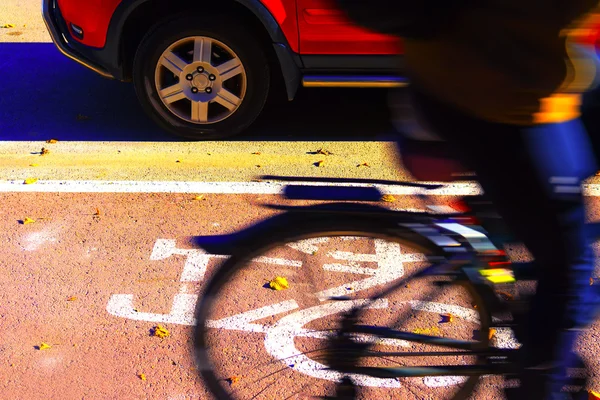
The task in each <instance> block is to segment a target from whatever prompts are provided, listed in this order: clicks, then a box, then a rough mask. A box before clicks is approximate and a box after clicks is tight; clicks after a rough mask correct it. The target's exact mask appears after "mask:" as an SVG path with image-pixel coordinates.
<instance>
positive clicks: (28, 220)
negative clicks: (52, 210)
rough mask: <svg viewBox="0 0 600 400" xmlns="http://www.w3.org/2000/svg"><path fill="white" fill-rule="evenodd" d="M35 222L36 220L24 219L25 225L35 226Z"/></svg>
mask: <svg viewBox="0 0 600 400" xmlns="http://www.w3.org/2000/svg"><path fill="white" fill-rule="evenodd" d="M34 222H35V219H32V218H29V217H25V218H23V225H27V224H33V223H34Z"/></svg>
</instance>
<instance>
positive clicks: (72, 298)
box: [67, 296, 77, 301]
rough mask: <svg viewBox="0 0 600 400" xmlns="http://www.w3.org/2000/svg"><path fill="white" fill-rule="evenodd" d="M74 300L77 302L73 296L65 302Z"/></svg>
mask: <svg viewBox="0 0 600 400" xmlns="http://www.w3.org/2000/svg"><path fill="white" fill-rule="evenodd" d="M75 300H77V297H75V296H71V297H69V298H68V299H67V301H75Z"/></svg>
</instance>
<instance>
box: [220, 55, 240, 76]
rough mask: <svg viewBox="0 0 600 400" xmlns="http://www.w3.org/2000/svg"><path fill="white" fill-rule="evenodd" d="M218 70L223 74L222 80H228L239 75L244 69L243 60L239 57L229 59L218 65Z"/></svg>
mask: <svg viewBox="0 0 600 400" xmlns="http://www.w3.org/2000/svg"><path fill="white" fill-rule="evenodd" d="M217 71H219V74H220V75H221V80H222V81H226V80H227V79H230V78H233V77H234V76H236V75H239V74H241V73H242V71H243V67H242V62H241V61H240V59H239V58H237V57H236V58H234V59H232V60H229V61H227V62H225V63H223V64H221V65H219V66H218V67H217Z"/></svg>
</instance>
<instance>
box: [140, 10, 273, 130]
mask: <svg viewBox="0 0 600 400" xmlns="http://www.w3.org/2000/svg"><path fill="white" fill-rule="evenodd" d="M207 49H210V50H207ZM237 64H239V65H237ZM270 78H271V74H270V68H269V63H268V61H267V57H266V55H265V51H264V49H263V47H262V46H261V43H259V41H258V40H256V38H255V36H253V35H252V34H251V33H250V32H249V31H248V29H245V28H244V25H243V24H242V23H240V22H239V21H237V20H235V19H233V18H228V17H226V16H217V15H212V16H208V15H203V16H196V17H194V18H190V17H177V18H174V19H171V20H169V21H168V22H165V23H162V24H158V25H157V26H155V27H154V28H153V29H151V30H150V31H149V32H148V33H147V34H146V35H145V37H144V38H143V39H142V41H141V43H140V45H139V47H138V49H137V52H136V55H135V58H134V62H133V83H134V86H135V90H136V94H137V96H138V98H139V100H140V103H141V105H142V107H143V109H144V111H145V112H146V113H147V114H148V115H149V116H150V117H151V118H152V119H153V120H154V121H155V122H156V123H157V124H158V125H159V126H161V127H162V128H163V129H165V130H167V131H169V132H171V133H173V134H175V135H177V136H181V137H184V138H188V139H193V140H211V139H221V138H225V137H230V136H234V135H236V134H239V133H240V132H242V131H243V130H244V129H246V128H247V127H248V126H249V125H250V124H252V122H254V120H255V119H256V118H257V117H258V115H259V114H260V112H261V111H262V109H263V107H264V104H265V101H266V99H267V96H268V93H269V86H270Z"/></svg>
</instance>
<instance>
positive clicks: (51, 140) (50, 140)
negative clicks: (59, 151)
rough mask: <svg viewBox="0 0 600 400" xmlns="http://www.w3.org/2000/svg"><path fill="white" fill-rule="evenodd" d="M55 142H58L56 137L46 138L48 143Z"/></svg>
mask: <svg viewBox="0 0 600 400" xmlns="http://www.w3.org/2000/svg"><path fill="white" fill-rule="evenodd" d="M57 142H58V139H48V140H46V143H50V144H54V143H57Z"/></svg>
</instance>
